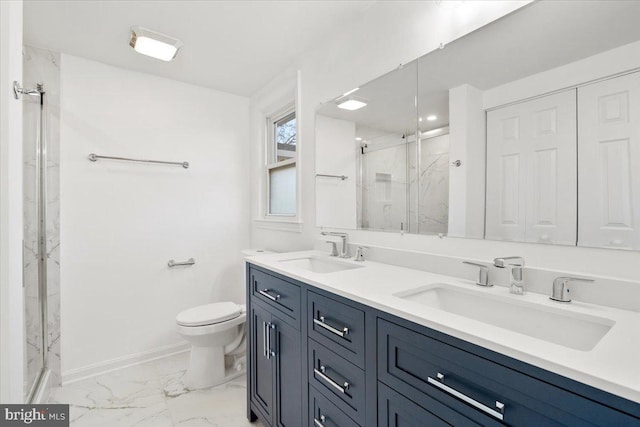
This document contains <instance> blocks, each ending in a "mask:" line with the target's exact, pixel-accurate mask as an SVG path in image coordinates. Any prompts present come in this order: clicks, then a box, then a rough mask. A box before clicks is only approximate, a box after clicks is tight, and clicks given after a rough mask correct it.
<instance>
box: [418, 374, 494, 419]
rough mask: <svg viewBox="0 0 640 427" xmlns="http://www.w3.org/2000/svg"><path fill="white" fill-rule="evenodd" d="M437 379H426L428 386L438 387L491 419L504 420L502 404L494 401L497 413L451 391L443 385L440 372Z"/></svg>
mask: <svg viewBox="0 0 640 427" xmlns="http://www.w3.org/2000/svg"><path fill="white" fill-rule="evenodd" d="M437 377H438V379H437V380H434V379H433V378H431V377H427V381H428V382H429V384H433V385H434V386H436V387H438V388H439V389H440V390H442V391H445V392H447V393H449V394H450V395H452V396H455V397H457V398H458V399H460V400H462V401H463V402H466V403H468V404H469V405H471V406H473V407H475V408H478V409H480V410H481V411H482V412H485V413H487V414H489V415H491V416H492V417H495V418H497V419H499V420H500V421H502V420H504V403H502V402H499V401H497V400H496V408H498V410H499V412H498V411H496V410H495V409H493V408H490V407H488V406H487V405H484V404H482V403H480V402H478V401H477V400H475V399H472V398H471V397H469V396H467V395H466V394H463V393H460V392H459V391H458V390H456V389H453V388H451V387H449V386H448V385H446V384H444V375H443V374H441V373H440V372H438V375H437Z"/></svg>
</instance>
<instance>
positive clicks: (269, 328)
mask: <svg viewBox="0 0 640 427" xmlns="http://www.w3.org/2000/svg"><path fill="white" fill-rule="evenodd" d="M272 330H273V331H275V330H276V325H274V324H273V323H271V322H269V323H267V354H266V356H267V359H271V358H272V357H275V355H276V352H275V351H273V350H272V349H271V331H272Z"/></svg>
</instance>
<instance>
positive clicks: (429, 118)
mask: <svg viewBox="0 0 640 427" xmlns="http://www.w3.org/2000/svg"><path fill="white" fill-rule="evenodd" d="M437 118H438V116H434V115H433V114H431V115H430V116H427V120H429V121H430V122H432V121H434V120H436V119H437Z"/></svg>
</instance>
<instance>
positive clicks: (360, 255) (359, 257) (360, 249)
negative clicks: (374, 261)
mask: <svg viewBox="0 0 640 427" xmlns="http://www.w3.org/2000/svg"><path fill="white" fill-rule="evenodd" d="M364 248H365V246H358V249H356V256H355V258H354V260H355V261H358V262H364Z"/></svg>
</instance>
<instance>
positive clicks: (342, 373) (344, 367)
mask: <svg viewBox="0 0 640 427" xmlns="http://www.w3.org/2000/svg"><path fill="white" fill-rule="evenodd" d="M309 383H310V384H311V385H313V386H314V387H316V388H317V389H318V390H320V392H322V393H323V394H324V395H325V396H326V397H327V398H328V399H329V400H330V401H331V402H333V403H334V404H335V405H336V406H337V407H338V408H340V409H341V410H342V411H343V412H344V413H345V414H347V415H348V416H349V417H351V418H352V419H353V420H355V421H356V422H357V423H359V424H364V409H365V381H364V371H363V370H362V369H360V368H358V367H357V366H355V365H354V364H352V363H351V362H348V361H347V360H345V359H343V358H342V357H340V356H338V355H337V354H335V353H334V352H332V351H331V350H329V349H327V348H325V347H323V346H322V345H320V344H318V343H317V342H315V341H313V340H312V339H309Z"/></svg>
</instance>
